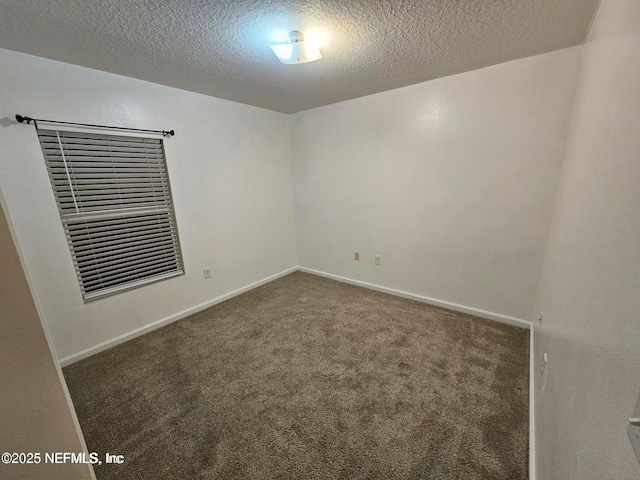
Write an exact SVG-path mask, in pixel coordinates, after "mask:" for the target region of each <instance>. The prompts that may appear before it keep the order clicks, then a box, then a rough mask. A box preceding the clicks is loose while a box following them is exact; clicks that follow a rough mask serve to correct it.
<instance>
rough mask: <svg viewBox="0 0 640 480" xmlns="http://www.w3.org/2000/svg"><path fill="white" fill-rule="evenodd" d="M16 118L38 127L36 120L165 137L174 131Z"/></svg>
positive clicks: (17, 115)
mask: <svg viewBox="0 0 640 480" xmlns="http://www.w3.org/2000/svg"><path fill="white" fill-rule="evenodd" d="M16 120H17V121H18V122H20V123H24V122H27V124H30V123H31V122H33V124H34V126H35V127H36V128H38V122H43V123H55V124H58V125H78V126H80V127H93V128H107V129H110V130H123V131H127V132H147V133H161V134H162V135H164V136H165V137H173V136H174V135H175V134H176V132H175V131H173V130H168V131H167V130H144V129H142V128H126V127H112V126H110V125H92V124H91V123H75V122H61V121H58V120H45V119H43V118H31V117H25V116H24V115H19V114H16Z"/></svg>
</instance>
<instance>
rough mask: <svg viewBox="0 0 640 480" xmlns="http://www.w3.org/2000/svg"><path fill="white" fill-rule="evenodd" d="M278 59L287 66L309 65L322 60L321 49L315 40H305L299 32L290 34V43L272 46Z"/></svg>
mask: <svg viewBox="0 0 640 480" xmlns="http://www.w3.org/2000/svg"><path fill="white" fill-rule="evenodd" d="M270 46H271V50H273V53H275V54H276V56H277V57H278V59H279V60H280V61H281V62H282V63H284V64H287V65H292V64H295V63H307V62H313V61H315V60H320V59H321V58H322V55H320V49H319V48H318V42H317V41H315V40H305V38H304V34H303V33H302V32H299V31H297V30H296V31H294V32H289V43H283V44H281V45H270Z"/></svg>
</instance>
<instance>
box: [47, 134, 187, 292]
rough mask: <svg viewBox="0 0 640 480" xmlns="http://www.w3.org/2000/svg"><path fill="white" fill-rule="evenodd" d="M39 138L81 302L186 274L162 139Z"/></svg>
mask: <svg viewBox="0 0 640 480" xmlns="http://www.w3.org/2000/svg"><path fill="white" fill-rule="evenodd" d="M38 137H39V138H40V145H41V146H42V152H43V153H44V159H45V162H46V165H47V169H48V171H49V178H50V179H51V185H52V187H53V193H54V195H55V198H56V202H57V204H58V210H59V212H60V217H61V219H62V225H63V227H64V230H65V233H66V235H67V241H68V243H69V248H70V249H71V256H72V257H73V262H74V265H75V269H76V273H77V275H78V281H79V283H80V289H81V291H82V296H83V298H84V299H85V301H89V300H94V299H97V298H100V297H103V296H106V295H111V294H113V293H116V292H120V291H123V290H128V289H131V288H135V287H138V286H141V285H146V284H148V283H151V282H156V281H159V280H163V279H166V278H169V277H173V276H176V275H181V274H182V273H183V267H182V258H181V254H180V245H179V241H178V229H177V227H176V221H175V215H174V211H173V202H172V199H171V188H170V186H169V177H168V175H167V167H166V162H165V157H164V148H163V144H162V140H161V139H154V138H140V137H129V136H115V135H96V134H88V133H75V132H66V131H65V132H63V131H55V130H42V129H38Z"/></svg>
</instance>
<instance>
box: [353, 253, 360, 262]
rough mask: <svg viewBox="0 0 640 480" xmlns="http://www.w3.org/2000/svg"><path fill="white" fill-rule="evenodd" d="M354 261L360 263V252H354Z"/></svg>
mask: <svg viewBox="0 0 640 480" xmlns="http://www.w3.org/2000/svg"><path fill="white" fill-rule="evenodd" d="M353 259H354V260H357V261H360V252H353Z"/></svg>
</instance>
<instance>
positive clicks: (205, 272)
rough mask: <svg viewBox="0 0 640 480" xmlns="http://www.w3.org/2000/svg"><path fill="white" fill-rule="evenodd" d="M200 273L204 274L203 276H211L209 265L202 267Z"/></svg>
mask: <svg viewBox="0 0 640 480" xmlns="http://www.w3.org/2000/svg"><path fill="white" fill-rule="evenodd" d="M202 274H203V275H204V278H211V268H210V267H207V268H204V269H203V270H202Z"/></svg>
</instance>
